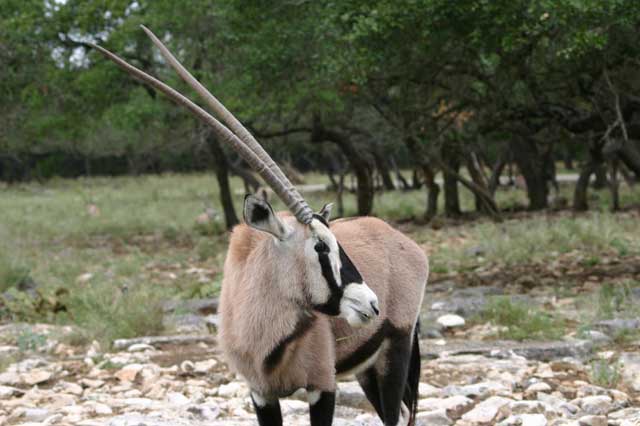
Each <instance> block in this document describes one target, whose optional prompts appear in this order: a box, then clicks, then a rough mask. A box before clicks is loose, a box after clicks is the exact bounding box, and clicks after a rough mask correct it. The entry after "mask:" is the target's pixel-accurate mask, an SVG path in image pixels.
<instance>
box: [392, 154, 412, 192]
mask: <svg viewBox="0 0 640 426" xmlns="http://www.w3.org/2000/svg"><path fill="white" fill-rule="evenodd" d="M391 167H392V168H393V170H394V173H395V174H396V179H397V180H398V182H400V185H402V190H403V191H408V190H409V189H411V186H410V185H409V182H407V180H406V179H405V178H404V176H402V173H401V172H400V168H399V167H398V164H397V163H396V160H395V159H394V158H393V157H391Z"/></svg>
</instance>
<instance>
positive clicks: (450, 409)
mask: <svg viewBox="0 0 640 426" xmlns="http://www.w3.org/2000/svg"><path fill="white" fill-rule="evenodd" d="M473 404H474V403H473V400H472V399H470V398H467V397H466V396H463V395H454V396H450V397H448V398H444V399H440V398H426V399H421V400H419V401H418V411H437V410H440V409H442V410H444V411H445V413H446V415H447V418H450V419H453V420H456V419H459V418H460V417H462V415H463V414H464V413H466V412H467V411H469V410H470V409H471V408H472V407H473Z"/></svg>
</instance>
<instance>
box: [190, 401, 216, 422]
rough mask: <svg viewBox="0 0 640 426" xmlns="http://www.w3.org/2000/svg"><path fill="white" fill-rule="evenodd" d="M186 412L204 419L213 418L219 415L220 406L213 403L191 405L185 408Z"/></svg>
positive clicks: (209, 419)
mask: <svg viewBox="0 0 640 426" xmlns="http://www.w3.org/2000/svg"><path fill="white" fill-rule="evenodd" d="M187 412H189V413H191V414H192V415H193V416H195V417H196V418H198V419H201V420H205V421H211V420H215V419H217V418H218V417H220V407H218V406H217V405H213V404H200V405H192V406H190V407H189V408H187Z"/></svg>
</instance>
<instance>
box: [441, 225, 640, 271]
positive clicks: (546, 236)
mask: <svg viewBox="0 0 640 426" xmlns="http://www.w3.org/2000/svg"><path fill="white" fill-rule="evenodd" d="M453 232H458V233H460V234H461V235H460V240H461V241H462V244H460V245H456V246H452V247H441V248H439V250H438V251H436V252H435V253H434V256H433V260H434V263H436V264H447V265H449V269H450V270H460V269H463V270H464V269H473V268H474V267H477V266H478V264H480V263H484V262H488V263H492V264H502V265H517V264H530V263H535V262H538V263H540V262H547V261H553V260H555V259H556V258H557V257H558V256H559V255H560V254H562V253H569V252H576V253H577V254H579V255H580V256H583V259H584V260H583V264H584V265H585V266H595V265H596V264H598V263H600V262H601V260H602V256H603V255H604V254H607V253H611V252H612V248H613V249H615V250H616V252H617V253H615V254H618V255H619V254H620V253H621V252H623V253H625V255H635V254H638V253H640V227H638V226H637V218H635V217H631V216H623V215H612V214H608V213H590V214H586V215H583V216H580V217H563V216H552V217H543V216H536V217H532V218H528V219H527V220H510V221H507V222H505V223H491V222H484V223H478V224H472V225H470V226H469V227H468V228H466V229H465V230H464V231H453ZM471 248H474V249H475V248H477V249H479V251H480V252H481V253H482V256H481V257H478V256H470V255H469V254H468V251H469V249H471ZM612 254H613V253H612Z"/></svg>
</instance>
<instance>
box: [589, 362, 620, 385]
mask: <svg viewBox="0 0 640 426" xmlns="http://www.w3.org/2000/svg"><path fill="white" fill-rule="evenodd" d="M620 370H621V367H620V363H619V362H611V361H609V360H603V359H599V360H594V361H592V362H591V368H590V371H589V381H590V382H591V383H594V384H596V385H598V386H602V387H605V388H615V387H616V385H617V384H618V383H619V382H620V379H621V377H622V376H621V373H620Z"/></svg>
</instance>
